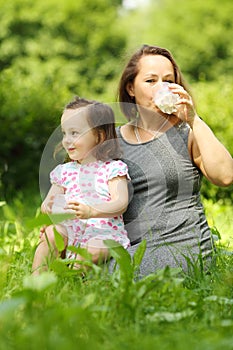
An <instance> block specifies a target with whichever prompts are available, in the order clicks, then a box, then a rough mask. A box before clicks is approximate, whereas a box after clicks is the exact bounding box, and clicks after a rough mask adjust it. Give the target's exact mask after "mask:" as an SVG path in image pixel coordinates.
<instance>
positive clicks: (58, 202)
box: [52, 194, 67, 214]
mask: <svg viewBox="0 0 233 350" xmlns="http://www.w3.org/2000/svg"><path fill="white" fill-rule="evenodd" d="M66 204H67V203H66V199H65V195H64V194H56V195H55V197H54V200H53V205H52V214H63V213H67V209H65V206H66Z"/></svg>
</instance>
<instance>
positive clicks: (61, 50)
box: [0, 0, 125, 198]
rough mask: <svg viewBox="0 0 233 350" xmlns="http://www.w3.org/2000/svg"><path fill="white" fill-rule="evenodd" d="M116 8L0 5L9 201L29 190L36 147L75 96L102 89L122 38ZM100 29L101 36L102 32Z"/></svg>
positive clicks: (0, 167)
mask: <svg viewBox="0 0 233 350" xmlns="http://www.w3.org/2000/svg"><path fill="white" fill-rule="evenodd" d="M120 3H121V1H119V0H115V1H114V2H109V1H108V0H95V1H91V2H90V1H89V2H83V1H81V0H79V1H72V0H58V1H57V0H56V1H55V0H52V1H46V0H43V1H39V2H38V1H36V2H33V3H32V2H31V1H29V0H20V1H18V0H13V1H11V2H10V3H9V2H5V1H2V0H0V7H1V13H0V21H1V33H0V43H1V51H0V68H1V77H0V118H1V129H0V138H1V140H2V143H1V151H0V175H2V179H1V181H2V191H1V192H2V195H4V196H5V197H6V195H7V193H8V198H10V197H11V196H12V195H13V194H14V192H15V191H16V190H18V189H20V188H22V187H25V186H32V187H33V186H35V184H36V182H37V178H38V168H39V162H40V156H41V154H42V150H43V147H44V145H45V143H46V141H47V139H48V137H49V136H50V135H51V133H52V131H54V128H55V126H57V125H58V123H59V117H60V114H61V112H62V109H63V107H64V105H65V104H66V103H67V102H68V101H69V100H70V99H72V98H73V96H74V95H76V94H77V95H80V96H84V97H90V98H95V97H97V96H99V95H100V94H104V93H105V92H106V91H107V90H108V83H109V84H110V83H111V81H112V80H113V79H114V77H115V76H116V73H117V67H118V65H119V60H118V57H117V56H118V55H119V54H120V53H121V51H122V49H123V48H124V46H125V37H124V36H123V35H122V33H121V31H120V30H116V27H115V23H116V18H117V11H118V6H119V5H120ZM106 28H107V30H106Z"/></svg>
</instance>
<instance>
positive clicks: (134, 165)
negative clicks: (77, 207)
mask: <svg viewBox="0 0 233 350" xmlns="http://www.w3.org/2000/svg"><path fill="white" fill-rule="evenodd" d="M164 82H167V83H169V84H168V89H169V91H170V93H173V95H172V96H173V97H174V96H175V97H177V99H178V101H177V102H176V103H175V105H174V106H173V107H174V111H173V112H172V113H171V114H167V113H164V112H162V110H161V109H163V108H162V107H161V106H160V108H161V109H160V108H158V105H156V102H155V101H154V93H156V92H158V90H159V88H160V86H161V84H162V83H164ZM118 100H119V102H120V106H121V110H122V112H123V113H124V115H125V116H126V118H127V119H128V120H129V122H128V123H127V124H126V125H124V126H122V127H120V128H118V130H117V132H118V137H119V140H120V144H121V147H122V149H123V153H124V158H123V160H124V162H126V163H127V165H128V168H129V174H130V177H131V180H132V181H131V184H132V188H131V201H130V204H129V207H128V210H127V211H126V212H125V214H124V221H125V228H126V230H127V231H128V234H129V238H130V241H131V245H132V246H131V247H130V248H129V252H130V253H131V254H134V252H135V251H136V249H137V247H138V244H139V243H140V242H141V240H142V239H146V240H147V249H146V252H145V255H144V258H143V261H142V264H141V269H140V274H141V275H147V274H149V273H151V272H154V271H155V270H156V269H158V268H164V267H165V266H170V267H178V266H180V267H182V269H183V270H185V271H187V270H188V268H189V267H191V266H194V265H195V264H197V263H198V262H200V261H201V262H202V263H203V264H205V265H206V263H207V262H208V263H209V261H211V256H212V253H213V250H214V245H213V242H212V238H211V232H210V229H209V227H208V224H207V221H206V218H205V215H204V211H203V207H202V204H201V200H200V192H199V190H200V186H201V178H202V175H204V176H205V177H206V178H207V179H208V180H209V181H211V182H212V183H213V184H215V185H218V186H229V185H231V184H232V182H233V160H232V157H231V155H230V154H229V152H228V151H227V150H226V149H225V147H224V146H223V145H222V144H221V143H220V142H219V141H218V140H217V138H216V137H215V136H214V134H213V132H212V131H211V130H210V128H209V127H208V126H207V125H206V123H205V122H204V121H203V120H202V119H201V118H200V117H199V116H198V115H197V112H196V110H195V107H194V103H193V100H192V98H191V95H190V93H189V92H188V89H187V87H186V86H185V84H184V81H183V78H182V75H181V72H180V70H179V68H178V66H177V64H176V63H175V61H174V59H173V57H172V55H171V54H170V52H169V51H167V50H166V49H163V48H160V47H155V46H148V45H143V46H142V47H141V48H140V49H139V50H138V51H137V52H136V53H135V54H134V55H133V56H132V57H131V59H130V60H129V62H128V64H127V65H126V67H125V69H124V71H123V73H122V76H121V79H120V83H119V91H118Z"/></svg>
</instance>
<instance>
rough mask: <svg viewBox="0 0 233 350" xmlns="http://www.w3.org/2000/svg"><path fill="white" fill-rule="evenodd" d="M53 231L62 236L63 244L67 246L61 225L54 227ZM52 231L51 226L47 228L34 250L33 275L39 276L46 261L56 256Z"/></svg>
mask: <svg viewBox="0 0 233 350" xmlns="http://www.w3.org/2000/svg"><path fill="white" fill-rule="evenodd" d="M55 229H56V230H57V231H58V232H59V233H60V234H61V235H62V237H63V239H64V244H65V246H67V242H68V238H67V232H66V230H65V228H64V227H62V226H61V225H56V226H55ZM53 230H54V226H53V225H50V226H47V227H46V229H45V233H44V234H43V235H42V237H41V238H40V242H39V245H38V247H37V248H36V251H35V255H34V260H33V264H32V274H33V275H39V274H40V273H41V272H43V271H46V270H47V262H48V259H51V258H53V257H56V256H58V250H57V248H56V244H55V238H54V231H53Z"/></svg>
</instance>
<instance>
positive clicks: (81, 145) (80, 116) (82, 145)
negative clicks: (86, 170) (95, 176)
mask: <svg viewBox="0 0 233 350" xmlns="http://www.w3.org/2000/svg"><path fill="white" fill-rule="evenodd" d="M61 128H62V133H63V139H62V146H63V147H64V149H65V150H66V152H67V154H68V156H69V157H70V159H72V160H76V161H78V162H79V163H88V162H91V161H95V160H96V158H95V157H94V156H93V155H92V151H93V149H94V148H95V147H96V145H97V144H98V137H97V135H96V134H95V132H94V131H93V129H91V128H90V126H89V124H88V122H87V119H86V116H85V107H83V108H80V109H78V110H74V109H67V110H65V111H64V113H63V115H62V117H61Z"/></svg>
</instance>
